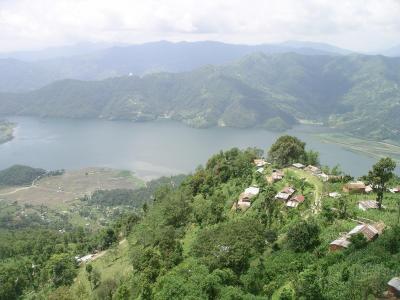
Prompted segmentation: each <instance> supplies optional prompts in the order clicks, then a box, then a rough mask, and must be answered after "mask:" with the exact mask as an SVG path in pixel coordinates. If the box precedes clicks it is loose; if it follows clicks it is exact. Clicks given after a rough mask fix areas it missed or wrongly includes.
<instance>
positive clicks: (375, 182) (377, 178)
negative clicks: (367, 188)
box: [367, 157, 396, 209]
mask: <svg viewBox="0 0 400 300" xmlns="http://www.w3.org/2000/svg"><path fill="white" fill-rule="evenodd" d="M395 168H396V162H395V161H394V160H393V159H391V158H390V157H385V158H381V159H380V160H379V161H378V162H377V163H376V164H375V165H373V166H372V170H370V171H369V172H368V176H367V180H368V182H369V183H370V184H371V185H372V188H373V190H374V192H375V193H376V201H377V202H378V207H379V209H381V208H382V202H383V194H384V192H385V190H386V184H387V183H388V181H389V180H390V179H392V177H393V176H394V174H393V171H394V169H395Z"/></svg>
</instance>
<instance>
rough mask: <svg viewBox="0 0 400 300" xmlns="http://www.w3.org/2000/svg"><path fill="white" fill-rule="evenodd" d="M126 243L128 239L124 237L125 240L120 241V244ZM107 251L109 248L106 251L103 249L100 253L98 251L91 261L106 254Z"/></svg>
mask: <svg viewBox="0 0 400 300" xmlns="http://www.w3.org/2000/svg"><path fill="white" fill-rule="evenodd" d="M124 243H126V239H123V240H121V241H119V243H118V245H122V244H124ZM107 252H108V249H107V250H104V251H101V252H99V253H96V254H95V255H93V257H92V258H91V259H90V261H94V260H96V259H98V258H100V257H102V256H104V255H105V254H106V253H107Z"/></svg>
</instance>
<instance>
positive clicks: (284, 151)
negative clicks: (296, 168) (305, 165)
mask: <svg viewBox="0 0 400 300" xmlns="http://www.w3.org/2000/svg"><path fill="white" fill-rule="evenodd" d="M305 145H306V144H305V143H304V142H302V141H300V140H299V139H298V138H297V137H294V136H289V135H284V136H281V137H280V138H278V139H277V140H276V142H275V143H274V144H273V145H272V146H271V148H270V149H269V151H268V159H269V160H270V161H271V162H273V163H274V164H276V165H278V166H280V167H285V166H289V165H291V164H293V163H297V162H301V161H303V158H304V157H305V155H306V152H305V150H304V148H305Z"/></svg>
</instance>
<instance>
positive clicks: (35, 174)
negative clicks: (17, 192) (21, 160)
mask: <svg viewBox="0 0 400 300" xmlns="http://www.w3.org/2000/svg"><path fill="white" fill-rule="evenodd" d="M44 174H46V171H45V170H43V169H35V168H31V167H28V166H21V165H14V166H11V167H9V168H8V169H5V170H1V171H0V186H20V185H31V184H32V182H33V181H34V180H35V179H38V178H39V177H41V176H43V175H44Z"/></svg>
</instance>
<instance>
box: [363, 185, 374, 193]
mask: <svg viewBox="0 0 400 300" xmlns="http://www.w3.org/2000/svg"><path fill="white" fill-rule="evenodd" d="M373 190H374V189H373V188H372V186H370V185H367V186H366V187H365V192H366V193H367V194H369V193H371V192H372V191H373Z"/></svg>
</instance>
